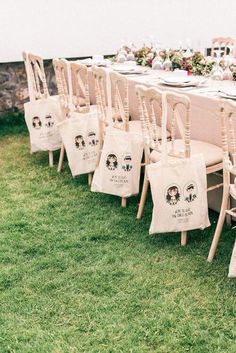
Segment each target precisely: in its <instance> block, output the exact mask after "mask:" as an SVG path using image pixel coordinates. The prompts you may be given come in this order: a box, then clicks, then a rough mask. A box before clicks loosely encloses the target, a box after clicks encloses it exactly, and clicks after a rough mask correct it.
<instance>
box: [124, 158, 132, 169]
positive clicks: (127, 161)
mask: <svg viewBox="0 0 236 353" xmlns="http://www.w3.org/2000/svg"><path fill="white" fill-rule="evenodd" d="M131 163H132V158H131V156H130V155H126V156H125V157H124V162H123V165H122V169H123V170H124V171H125V172H130V171H131V169H132V164H131Z"/></svg>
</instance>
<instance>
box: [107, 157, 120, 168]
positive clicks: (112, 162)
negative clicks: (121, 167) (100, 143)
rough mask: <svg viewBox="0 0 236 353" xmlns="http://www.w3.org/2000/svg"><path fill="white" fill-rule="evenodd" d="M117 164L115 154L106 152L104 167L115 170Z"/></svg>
mask: <svg viewBox="0 0 236 353" xmlns="http://www.w3.org/2000/svg"><path fill="white" fill-rule="evenodd" d="M117 166H118V162H117V157H116V155H115V154H112V153H111V154H108V156H107V160H106V167H107V169H109V170H115V169H116V168H117Z"/></svg>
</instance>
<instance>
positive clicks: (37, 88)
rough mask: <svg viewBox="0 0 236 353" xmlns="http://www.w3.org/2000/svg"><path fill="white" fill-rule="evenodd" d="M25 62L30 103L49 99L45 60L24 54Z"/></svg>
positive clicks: (50, 161)
mask: <svg viewBox="0 0 236 353" xmlns="http://www.w3.org/2000/svg"><path fill="white" fill-rule="evenodd" d="M22 55H23V60H24V64H25V69H26V75H27V84H28V91H29V99H30V101H36V100H38V99H42V98H48V97H49V92H48V86H47V81H46V75H45V70H44V65H43V59H42V58H41V57H40V56H38V55H34V54H31V53H26V52H23V53H22ZM48 155H49V165H50V167H53V151H48Z"/></svg>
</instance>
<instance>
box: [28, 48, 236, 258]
mask: <svg viewBox="0 0 236 353" xmlns="http://www.w3.org/2000/svg"><path fill="white" fill-rule="evenodd" d="M28 58H30V62H31V63H32V65H31V67H32V69H31V72H30V73H28V72H27V74H30V75H31V76H32V77H33V80H32V77H31V79H30V78H29V79H28V86H29V93H30V99H31V97H32V98H33V99H39V98H42V97H45V96H48V89H47V85H46V77H45V72H44V69H43V64H42V59H41V58H40V57H37V56H33V55H30V56H29V55H28ZM25 60H26V59H25ZM53 66H54V70H55V75H56V81H57V87H58V94H59V99H60V102H61V106H62V111H63V114H62V119H68V118H69V117H70V114H71V112H74V111H77V112H78V113H87V112H89V111H90V110H91V109H97V111H98V115H99V121H100V123H101V129H102V132H103V136H104V135H105V133H106V128H107V127H108V126H111V125H112V128H114V129H122V130H124V131H139V132H142V134H143V139H144V163H143V166H144V167H145V166H147V165H148V164H149V163H155V162H157V161H159V160H160V152H161V123H162V104H163V93H162V92H161V91H159V90H158V89H157V88H147V87H144V86H142V85H137V86H136V94H137V98H138V103H139V105H138V109H139V114H140V121H130V117H129V92H128V80H127V78H126V77H125V76H123V75H120V74H118V73H115V72H108V71H107V70H106V69H103V68H98V67H93V68H92V74H93V80H94V81H93V84H94V87H93V88H94V90H95V96H96V106H94V105H91V104H90V93H89V89H90V85H89V73H88V69H87V67H86V66H84V65H82V64H81V63H78V62H68V61H66V60H64V59H61V60H58V59H55V60H53ZM29 81H31V82H29ZM32 92H36V93H35V94H33V95H32ZM165 100H166V102H165V103H166V104H167V106H168V109H169V110H168V122H169V124H168V131H167V137H168V139H169V142H168V143H169V145H170V147H171V148H170V149H169V158H171V159H172V158H188V157H190V155H192V154H195V153H202V154H203V156H204V160H205V164H206V173H207V174H211V173H215V172H218V171H220V170H222V167H223V183H220V184H217V185H214V186H211V187H210V188H208V191H212V190H214V189H216V188H219V187H220V186H222V185H223V186H224V192H223V201H222V207H221V213H220V217H219V222H218V226H217V229H216V233H215V235H214V239H213V243H212V247H211V250H210V253H209V257H208V260H209V261H211V260H212V259H213V256H214V254H215V250H216V246H217V243H218V240H219V236H220V233H221V229H222V226H223V222H224V219H225V216H226V214H228V215H230V216H233V215H234V210H235V209H231V210H228V205H229V197H230V195H231V196H233V197H235V198H236V191H234V188H235V187H234V185H230V178H229V176H230V173H232V174H234V173H235V170H236V169H235V167H234V165H235V162H236V161H235V160H234V159H235V156H236V153H235V151H236V147H235V146H236V144H235V142H234V143H233V140H234V134H233V127H234V125H233V115H234V114H235V112H236V106H235V104H234V103H231V102H226V101H222V104H221V108H220V112H221V129H222V145H223V157H224V159H223V158H222V149H221V148H219V147H218V146H215V145H213V144H210V143H206V142H204V141H199V140H193V139H191V138H190V135H191V119H190V109H191V102H190V100H189V98H188V97H187V96H185V95H180V94H176V93H173V92H166V93H165ZM228 126H229V127H230V128H229V129H228ZM232 150H233V151H234V152H233V154H232V156H233V165H232V164H230V162H229V156H230V152H231V151H232ZM64 153H65V149H64V147H63V146H62V148H61V153H60V158H59V164H58V171H60V170H61V168H62V162H63V158H64ZM49 156H50V151H49ZM51 158H52V157H51ZM51 158H49V159H50V160H51ZM223 160H224V163H223ZM91 178H92V175H91V174H90V175H89V184H90V183H91ZM148 186H149V182H148V179H147V177H146V172H144V181H143V187H142V193H141V199H140V203H139V208H138V213H137V218H138V219H139V218H141V216H142V213H143V209H144V205H145V200H146V196H147V191H148ZM235 190H236V189H235ZM122 206H123V207H125V206H126V199H122ZM186 241H187V234H186V232H182V234H181V244H182V245H185V244H186Z"/></svg>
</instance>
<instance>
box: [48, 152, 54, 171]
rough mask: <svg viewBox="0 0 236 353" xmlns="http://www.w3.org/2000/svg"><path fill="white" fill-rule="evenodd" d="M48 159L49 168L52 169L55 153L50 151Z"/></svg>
mask: <svg viewBox="0 0 236 353" xmlns="http://www.w3.org/2000/svg"><path fill="white" fill-rule="evenodd" d="M48 158H49V166H50V168H52V167H53V152H52V151H48Z"/></svg>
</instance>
